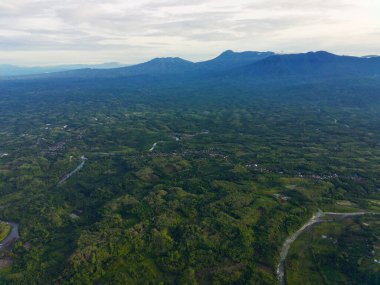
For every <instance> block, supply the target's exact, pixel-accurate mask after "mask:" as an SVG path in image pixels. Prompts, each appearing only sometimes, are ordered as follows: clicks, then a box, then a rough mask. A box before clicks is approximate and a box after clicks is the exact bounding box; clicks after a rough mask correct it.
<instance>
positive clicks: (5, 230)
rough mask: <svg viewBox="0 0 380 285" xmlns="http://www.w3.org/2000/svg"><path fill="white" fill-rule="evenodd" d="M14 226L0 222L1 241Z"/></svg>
mask: <svg viewBox="0 0 380 285" xmlns="http://www.w3.org/2000/svg"><path fill="white" fill-rule="evenodd" d="M11 230H12V227H11V225H10V224H8V223H6V222H0V242H1V241H3V240H4V239H5V238H6V237H7V236H8V235H9V233H10V232H11Z"/></svg>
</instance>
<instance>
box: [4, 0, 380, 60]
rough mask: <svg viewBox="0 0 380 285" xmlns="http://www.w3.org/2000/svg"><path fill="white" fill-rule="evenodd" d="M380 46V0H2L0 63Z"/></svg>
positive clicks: (367, 51) (368, 50) (353, 51)
mask: <svg viewBox="0 0 380 285" xmlns="http://www.w3.org/2000/svg"><path fill="white" fill-rule="evenodd" d="M227 49H232V50H235V51H244V50H256V51H274V52H278V53H280V52H282V53H297V52H305V51H315V50H327V51H330V52H334V53H337V54H350V55H372V54H380V0H233V1H231V0H106V1H105V0H59V1H57V0H0V64H1V63H9V64H17V65H55V64H72V63H101V62H115V61H116V62H120V63H125V64H133V63H138V62H143V61H146V60H149V59H151V58H154V57H171V56H173V57H175V56H179V57H182V58H185V59H188V60H193V61H201V60H205V59H209V58H212V57H215V56H217V55H218V54H219V53H221V52H222V51H224V50H227Z"/></svg>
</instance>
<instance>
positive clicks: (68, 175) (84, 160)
mask: <svg viewBox="0 0 380 285" xmlns="http://www.w3.org/2000/svg"><path fill="white" fill-rule="evenodd" d="M80 159H81V160H82V162H81V163H80V164H79V165H78V166H77V168H75V169H74V170H73V171H71V172H70V173H68V174H66V175H65V176H63V178H62V179H61V180H60V181H59V182H58V185H61V184H62V183H64V182H65V181H66V180H68V179H70V177H71V176H73V175H74V174H75V173H77V172H78V171H79V170H81V169H82V168H83V166H84V164H85V163H86V160H87V157H85V156H84V155H83V156H82V157H81V158H80Z"/></svg>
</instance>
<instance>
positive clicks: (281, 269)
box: [277, 211, 377, 285]
mask: <svg viewBox="0 0 380 285" xmlns="http://www.w3.org/2000/svg"><path fill="white" fill-rule="evenodd" d="M366 214H377V213H371V212H355V213H334V212H322V211H319V212H318V213H316V214H315V215H313V216H312V217H311V219H310V220H309V221H308V222H307V223H306V224H304V225H303V226H302V227H301V228H300V229H299V230H298V231H296V232H295V233H294V234H292V235H291V236H289V237H288V238H287V239H286V241H285V242H284V244H283V246H282V249H281V253H280V262H279V263H278V266H277V280H278V285H286V280H285V261H286V257H287V255H288V252H289V249H290V246H291V245H292V243H293V242H294V241H295V240H296V239H297V238H298V237H299V236H300V235H301V234H302V233H303V232H305V231H306V230H308V229H309V228H310V227H312V226H313V225H314V224H316V223H321V222H329V221H330V220H324V219H323V218H324V217H329V216H330V217H335V218H343V219H344V218H348V217H354V216H362V215H366Z"/></svg>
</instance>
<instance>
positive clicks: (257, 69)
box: [227, 51, 380, 80]
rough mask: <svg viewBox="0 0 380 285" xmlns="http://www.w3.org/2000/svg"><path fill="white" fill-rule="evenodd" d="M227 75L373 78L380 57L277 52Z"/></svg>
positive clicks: (270, 78)
mask: <svg viewBox="0 0 380 285" xmlns="http://www.w3.org/2000/svg"><path fill="white" fill-rule="evenodd" d="M227 75H228V76H229V77H245V78H250V79H257V80H281V79H296V80H308V79H309V80H310V79H319V80H320V79H332V78H350V77H371V78H373V77H378V76H379V75H380V57H370V58H361V57H353V56H338V55H335V54H332V53H328V52H325V51H319V52H308V53H301V54H285V55H273V56H270V57H267V58H265V59H263V60H260V61H257V62H255V63H252V64H249V65H247V66H244V67H242V68H239V69H234V70H230V71H229V72H228V73H227Z"/></svg>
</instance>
